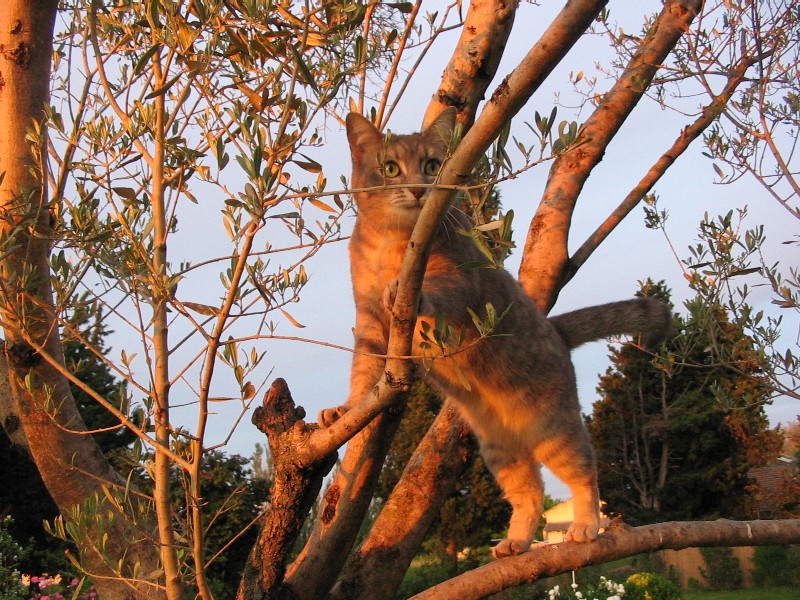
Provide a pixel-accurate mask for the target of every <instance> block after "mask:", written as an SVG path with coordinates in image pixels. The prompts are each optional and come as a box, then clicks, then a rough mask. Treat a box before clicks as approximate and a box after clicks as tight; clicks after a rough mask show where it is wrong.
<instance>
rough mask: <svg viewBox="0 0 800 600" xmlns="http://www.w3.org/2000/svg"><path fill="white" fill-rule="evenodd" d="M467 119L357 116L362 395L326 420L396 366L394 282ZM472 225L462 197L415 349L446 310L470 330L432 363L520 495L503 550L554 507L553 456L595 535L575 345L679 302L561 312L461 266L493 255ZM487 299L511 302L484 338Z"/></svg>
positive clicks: (640, 324) (499, 278)
mask: <svg viewBox="0 0 800 600" xmlns="http://www.w3.org/2000/svg"><path fill="white" fill-rule="evenodd" d="M454 118H455V111H454V110H452V109H449V110H446V111H445V112H444V113H443V114H442V115H441V116H440V117H439V118H438V119H437V120H436V121H435V122H434V123H433V124H432V125H431V126H430V127H428V128H427V129H426V130H425V131H423V132H422V133H416V134H411V135H401V136H391V137H388V138H385V137H384V135H383V134H382V133H380V132H379V131H378V130H377V129H376V128H375V127H374V126H373V125H372V124H371V123H370V122H369V121H368V120H367V119H365V118H364V117H362V116H360V115H358V114H355V113H352V114H350V115H349V116H348V118H347V135H348V140H349V142H350V150H351V154H352V159H353V176H352V182H351V183H352V186H353V188H354V189H358V190H362V191H358V192H356V193H355V194H354V196H355V200H356V204H357V207H358V217H357V220H356V225H355V230H354V231H353V236H352V238H351V241H350V260H351V273H352V278H353V289H354V295H355V301H356V325H355V351H356V354H355V355H354V360H353V369H352V373H351V382H350V395H349V397H348V400H347V402H346V404H345V405H344V406H340V407H338V408H334V409H328V410H325V411H322V412H321V413H320V423H321V424H322V425H324V426H325V425H329V424H330V423H331V422H333V421H335V420H336V419H337V418H338V417H339V416H340V415H341V414H343V412H344V411H346V410H347V408H348V407H349V406H352V405H354V404H356V403H359V402H361V401H363V400H364V399H365V397H366V396H367V394H368V393H369V391H370V389H371V388H372V387H373V386H374V385H375V383H376V382H377V380H378V379H379V378H380V376H381V374H382V371H383V368H384V360H383V359H381V358H378V357H376V356H374V355H381V354H385V352H386V348H387V338H388V329H389V323H390V313H389V309H388V304H389V300H390V299H391V296H392V294H391V292H390V290H391V289H393V285H394V283H395V282H396V279H397V277H398V273H399V271H400V265H401V263H402V260H403V255H404V252H405V249H406V245H407V243H408V239H409V235H410V233H411V231H412V228H413V227H414V224H415V222H416V220H417V217H418V215H419V211H420V209H421V207H422V205H423V204H424V203H425V198H426V195H427V193H428V190H429V189H430V186H431V185H432V184H433V183H434V182H435V180H436V175H437V173H438V167H439V165H440V164H441V162H443V161H444V160H445V158H446V155H447V144H448V141H449V140H450V137H451V135H452V129H453V124H454ZM387 184H390V185H389V186H388V187H387ZM395 185H397V186H401V187H394V186H395ZM402 186H405V187H402ZM458 227H461V228H465V229H469V227H470V225H469V223H468V222H467V220H466V218H465V217H464V215H463V214H462V213H461V212H460V211H459V210H458V209H456V208H453V209H451V210H450V212H449V213H448V216H447V218H446V219H445V222H444V223H443V224H442V226H441V229H440V230H439V232H438V235H437V237H436V240H435V245H434V248H433V251H432V253H431V257H430V260H429V261H428V266H427V270H426V272H425V279H424V283H423V287H422V294H421V300H420V314H419V317H418V322H417V335H415V345H414V348H415V353H417V352H418V353H419V354H420V355H421V354H423V353H424V352H423V351H422V350H420V349H419V348H420V345H419V344H420V342H422V339H421V337H420V335H419V331H420V327H421V324H422V322H424V321H427V322H428V323H429V324H430V325H431V327H433V326H434V325H435V316H436V314H441V315H443V316H444V318H445V320H446V322H448V323H450V324H451V325H453V326H454V328H455V330H456V331H458V330H460V329H461V328H464V329H465V331H467V337H466V340H465V342H464V344H463V345H462V346H461V348H460V351H458V352H455V353H453V354H452V355H450V356H445V357H442V356H435V354H436V353H435V352H432V351H431V350H428V351H427V355H428V356H427V357H426V358H425V359H420V360H419V361H418V362H419V364H420V368H421V370H422V372H424V373H425V374H426V376H427V378H428V379H429V380H430V381H432V382H433V383H434V384H435V385H436V386H437V387H438V388H439V389H440V390H441V392H442V393H444V394H445V395H446V396H448V397H450V398H452V399H454V400H455V401H456V402H457V403H458V405H459V406H460V407H461V410H462V413H463V415H464V417H465V419H466V420H467V422H468V423H469V424H470V426H471V427H472V429H473V430H474V432H475V434H476V436H477V438H478V440H479V442H480V446H481V452H482V454H483V457H484V459H485V461H486V464H487V465H488V466H489V468H490V469H491V471H492V473H493V474H494V475H495V477H496V478H497V481H498V483H499V484H500V487H501V488H502V489H503V492H504V494H505V497H506V498H507V499H508V501H509V502H510V503H511V505H512V507H513V514H512V517H511V523H510V525H509V530H508V537H507V539H505V540H504V541H503V542H501V543H500V544H499V545H498V546H497V547H496V548H495V554H496V555H497V556H506V555H511V554H518V553H520V552H524V551H525V550H527V549H528V548H529V546H530V543H531V540H532V539H533V535H534V532H535V530H536V527H537V524H538V521H539V517H540V515H541V512H542V500H543V485H542V479H541V476H540V474H539V465H540V464H545V465H547V466H548V467H549V468H550V469H551V470H552V471H553V473H555V474H556V475H557V476H558V477H559V478H560V479H561V480H563V481H564V483H566V484H567V485H568V486H569V488H570V490H571V492H572V497H573V500H574V507H575V519H574V522H573V523H572V526H571V527H570V529H569V532H568V534H567V537H568V539H572V540H575V541H590V540H592V539H594V538H596V537H597V534H598V523H599V514H598V507H599V499H598V491H597V472H596V467H595V459H594V453H593V450H592V446H591V443H590V440H589V435H588V434H587V432H586V430H585V429H584V427H583V423H582V419H581V414H580V406H579V404H578V396H577V391H576V385H575V374H574V370H573V367H572V362H571V360H570V348H571V347H575V346H577V345H580V344H582V343H584V342H586V341H589V340H593V339H598V338H600V337H607V336H610V335H615V334H621V333H639V332H645V333H648V334H650V335H651V337H658V335H659V334H664V333H665V332H666V331H667V329H668V327H669V322H670V314H669V309H668V308H667V307H666V306H665V305H664V304H662V303H661V302H658V301H656V300H654V299H651V298H639V299H635V300H630V301H625V302H618V303H613V304H607V305H602V306H598V307H593V308H588V309H583V310H580V311H575V312H573V313H567V314H564V315H560V316H557V317H554V318H552V319H547V318H546V317H545V316H544V315H543V314H542V313H541V312H540V311H539V310H538V309H537V307H536V306H535V305H534V303H533V301H532V300H531V299H530V298H529V297H528V296H527V295H526V294H525V293H524V292H523V291H522V288H521V287H520V286H519V284H518V282H517V281H516V280H515V279H514V278H513V277H512V276H511V275H510V274H509V273H508V272H506V271H504V270H496V269H483V268H478V269H460V268H459V267H458V265H460V264H462V263H467V262H471V261H477V260H480V259H481V257H480V255H479V253H478V250H477V249H476V247H475V246H474V244H473V243H472V241H470V240H469V239H468V238H467V237H465V236H463V235H461V234H459V233H457V231H456V229H457V228H458ZM487 303H491V304H492V305H493V306H494V308H495V309H496V311H497V313H498V314H500V313H502V312H503V311H504V310H506V309H507V308H508V309H509V310H508V313H507V314H506V315H505V317H504V318H503V319H502V320H501V322H500V324H499V326H498V327H497V329H496V330H495V331H494V332H493V333H494V334H495V335H492V336H490V337H487V338H484V339H480V340H478V341H477V342H476V343H474V344H472V342H475V341H476V339H477V337H478V334H477V331H476V328H475V327H474V325H473V321H472V317H471V316H470V314H469V312H468V310H467V309H472V310H473V311H474V312H475V313H477V314H478V315H481V316H483V315H485V314H486V308H485V307H486V304H487ZM509 307H510V308H509ZM434 348H435V346H434ZM453 350H455V348H448V349H446V352H445V354H448V353H449V352H452V351H453ZM465 380H466V382H465Z"/></svg>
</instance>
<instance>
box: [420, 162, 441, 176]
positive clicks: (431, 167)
mask: <svg viewBox="0 0 800 600" xmlns="http://www.w3.org/2000/svg"><path fill="white" fill-rule="evenodd" d="M441 166H442V161H440V160H439V159H438V158H429V159H428V160H426V161H425V164H423V165H422V172H423V173H425V175H430V176H433V175H436V174H438V173H439V168H440V167H441Z"/></svg>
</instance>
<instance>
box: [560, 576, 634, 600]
mask: <svg viewBox="0 0 800 600" xmlns="http://www.w3.org/2000/svg"><path fill="white" fill-rule="evenodd" d="M569 587H570V589H567V588H566V587H565V588H564V589H563V590H562V589H561V586H558V585H556V586H554V587H553V588H552V589H551V590H549V591H548V592H547V599H546V600H556V598H558V599H559V600H621V599H622V597H623V596H625V586H624V585H622V584H621V583H615V582H613V581H611V580H610V579H606V578H605V577H603V576H601V577H600V581H599V582H598V583H597V584H595V585H590V586H587V587H586V590H585V591H581V590H579V589H578V588H579V586H578V584H577V583H573V584H572V585H570V586H569Z"/></svg>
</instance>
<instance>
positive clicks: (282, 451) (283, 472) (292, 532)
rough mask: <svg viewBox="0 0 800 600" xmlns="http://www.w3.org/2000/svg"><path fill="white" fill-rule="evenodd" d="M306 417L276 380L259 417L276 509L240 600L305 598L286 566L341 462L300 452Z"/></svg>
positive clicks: (258, 545) (248, 567) (258, 411)
mask: <svg viewBox="0 0 800 600" xmlns="http://www.w3.org/2000/svg"><path fill="white" fill-rule="evenodd" d="M304 416H305V411H304V410H303V409H302V408H298V407H296V406H295V404H294V401H293V400H292V396H291V393H290V392H289V388H288V386H287V385H286V382H285V381H284V380H283V379H276V380H275V381H274V382H273V383H272V386H271V387H270V389H269V391H268V392H267V393H266V394H265V396H264V402H263V404H262V405H261V406H260V407H258V408H256V410H255V412H254V413H253V424H254V425H255V426H256V427H258V429H259V430H261V431H262V432H263V433H264V434H265V435H266V436H267V439H268V442H269V449H270V453H271V456H272V457H273V460H274V461H275V463H274V466H275V481H274V483H273V485H272V492H271V496H270V509H269V510H268V511H267V512H266V514H265V515H264V518H263V519H262V522H261V531H260V533H259V536H258V541H257V542H256V544H255V546H253V549H252V550H251V552H250V558H249V559H248V561H247V565H246V566H245V570H244V573H243V575H242V583H241V585H240V587H239V590H238V593H237V595H236V598H237V600H262V599H265V598H296V597H302V596H300V595H298V593H297V592H296V591H294V590H292V589H291V587H292V586H291V585H284V583H283V579H284V574H285V572H286V564H287V561H288V558H289V554H290V552H291V551H292V547H293V545H294V542H295V540H296V539H297V535H298V533H299V531H300V528H301V527H302V526H303V521H305V519H306V517H307V515H308V512H309V511H310V510H311V507H312V506H313V505H314V501H315V500H316V499H317V495H318V494H319V491H320V488H321V487H322V480H323V478H324V477H325V476H326V475H327V474H328V473H329V472H330V470H331V468H332V467H333V465H334V463H335V462H336V454H329V455H328V456H323V457H319V458H318V459H312V460H307V458H308V457H307V456H306V455H305V454H304V453H302V451H300V452H298V450H299V449H302V448H303V446H304V442H305V438H307V437H308V433H309V428H308V426H307V425H306V423H305V421H303V420H302V419H303V417H304Z"/></svg>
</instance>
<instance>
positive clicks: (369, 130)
mask: <svg viewBox="0 0 800 600" xmlns="http://www.w3.org/2000/svg"><path fill="white" fill-rule="evenodd" d="M345 123H346V124H347V141H348V142H349V143H350V154H351V155H352V156H353V159H354V160H356V159H357V160H361V159H362V158H363V156H364V154H365V153H367V152H369V153H370V154H372V155H373V156H374V155H375V152H376V148H380V147H382V146H383V134H382V133H381V132H380V131H378V128H377V127H375V125H373V124H372V123H371V122H370V121H369V119H367V118H366V117H364V116H362V115H360V114H358V113H354V112H351V113H350V114H349V115H347V119H346V120H345Z"/></svg>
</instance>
